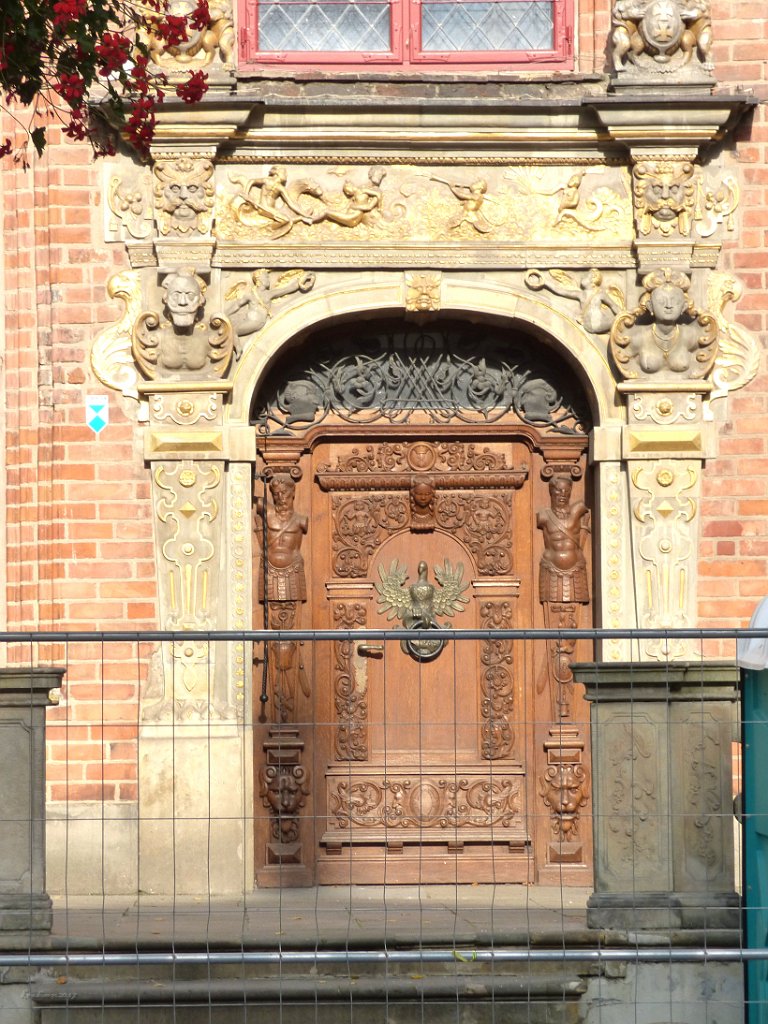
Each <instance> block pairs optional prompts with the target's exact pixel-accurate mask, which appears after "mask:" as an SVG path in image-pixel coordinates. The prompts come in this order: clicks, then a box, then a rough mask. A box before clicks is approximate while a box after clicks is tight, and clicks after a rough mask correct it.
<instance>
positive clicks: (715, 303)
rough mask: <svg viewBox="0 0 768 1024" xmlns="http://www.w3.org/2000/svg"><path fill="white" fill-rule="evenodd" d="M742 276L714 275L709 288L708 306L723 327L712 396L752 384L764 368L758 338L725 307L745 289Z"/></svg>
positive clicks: (720, 331)
mask: <svg viewBox="0 0 768 1024" xmlns="http://www.w3.org/2000/svg"><path fill="white" fill-rule="evenodd" d="M743 290H744V289H743V286H742V284H741V281H739V280H738V278H736V277H733V276H732V275H731V274H712V275H711V277H710V279H709V285H708V287H707V308H708V310H709V311H710V312H711V313H712V314H713V316H714V317H715V320H716V321H717V325H718V328H719V334H720V338H719V345H718V352H717V359H716V360H715V367H714V370H713V373H712V383H713V384H714V385H715V389H716V390H715V391H714V392H713V393H712V397H713V398H715V397H718V396H721V395H724V394H727V392H729V391H736V390H737V389H738V388H743V387H744V386H745V385H747V384H749V382H750V381H751V380H753V379H754V377H755V376H756V375H757V371H758V370H759V368H760V346H759V344H758V342H757V338H755V336H754V335H753V334H751V333H750V332H749V331H748V330H747V329H746V328H744V327H741V326H740V325H739V324H737V323H734V322H733V321H732V320H728V319H727V318H726V316H725V309H726V307H727V305H728V303H730V302H738V301H739V299H740V298H741V295H742V292H743Z"/></svg>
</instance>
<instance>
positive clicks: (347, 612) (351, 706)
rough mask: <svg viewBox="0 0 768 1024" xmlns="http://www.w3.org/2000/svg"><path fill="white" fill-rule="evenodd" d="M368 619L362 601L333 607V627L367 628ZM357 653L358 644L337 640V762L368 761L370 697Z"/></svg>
mask: <svg viewBox="0 0 768 1024" xmlns="http://www.w3.org/2000/svg"><path fill="white" fill-rule="evenodd" d="M366 617H367V616H366V608H365V605H364V604H362V603H361V602H357V601H355V602H339V603H338V604H336V605H334V608H333V627H334V629H355V628H356V627H359V626H365V625H366ZM354 652H355V644H354V641H352V640H336V641H334V644H333V659H334V670H333V671H334V675H333V694H334V704H335V707H336V721H337V725H336V740H335V754H336V760H337V761H365V760H367V758H368V698H367V692H366V689H365V688H364V687H362V686H361V685H360V683H361V680H360V678H359V676H358V673H357V672H356V671H355V666H354V664H353V658H354Z"/></svg>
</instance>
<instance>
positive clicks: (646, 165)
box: [632, 159, 697, 238]
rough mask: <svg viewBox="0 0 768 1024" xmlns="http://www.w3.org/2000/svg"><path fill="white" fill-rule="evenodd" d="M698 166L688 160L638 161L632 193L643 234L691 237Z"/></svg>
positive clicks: (633, 175)
mask: <svg viewBox="0 0 768 1024" xmlns="http://www.w3.org/2000/svg"><path fill="white" fill-rule="evenodd" d="M695 170H696V169H695V167H694V164H693V163H692V161H691V160H688V159H669V160H660V159H659V160H638V161H636V162H635V165H634V167H633V173H632V177H633V183H632V192H633V195H634V201H635V220H636V223H637V231H638V234H640V235H644V236H645V235H649V234H651V232H652V231H656V232H658V233H659V234H660V235H663V236H664V237H665V238H668V237H669V236H670V235H673V234H676V235H679V236H680V237H682V238H688V236H689V235H690V233H691V225H692V224H693V218H694V212H695V205H696V184H697V183H696V179H695V177H694V175H695Z"/></svg>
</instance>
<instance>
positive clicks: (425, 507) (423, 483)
mask: <svg viewBox="0 0 768 1024" xmlns="http://www.w3.org/2000/svg"><path fill="white" fill-rule="evenodd" d="M409 499H410V506H411V530H412V532H413V533H424V532H427V531H430V530H434V528H435V488H434V485H433V484H431V483H430V481H429V480H428V479H425V478H423V477H417V476H415V477H413V479H412V480H411V490H410V493H409Z"/></svg>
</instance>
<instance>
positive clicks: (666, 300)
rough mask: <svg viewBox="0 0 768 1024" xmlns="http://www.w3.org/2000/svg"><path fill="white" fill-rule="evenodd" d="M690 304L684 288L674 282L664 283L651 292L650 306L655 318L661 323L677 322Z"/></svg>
mask: <svg viewBox="0 0 768 1024" xmlns="http://www.w3.org/2000/svg"><path fill="white" fill-rule="evenodd" d="M687 305H688V303H687V300H686V297H685V293H684V292H683V290H682V288H678V287H677V285H674V284H662V285H659V287H658V288H654V289H653V291H652V293H651V298H650V302H649V307H650V310H651V313H652V314H653V318H654V320H655V321H656V322H657V323H660V324H675V323H677V322H678V320H679V319H680V317H681V316H682V315H683V311H684V309H685V308H686V306H687Z"/></svg>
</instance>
